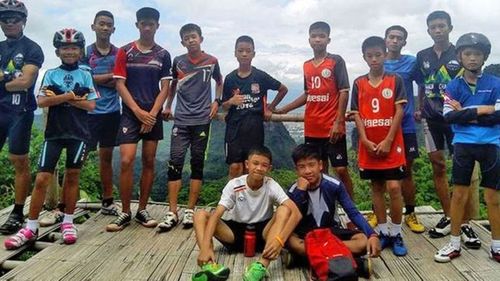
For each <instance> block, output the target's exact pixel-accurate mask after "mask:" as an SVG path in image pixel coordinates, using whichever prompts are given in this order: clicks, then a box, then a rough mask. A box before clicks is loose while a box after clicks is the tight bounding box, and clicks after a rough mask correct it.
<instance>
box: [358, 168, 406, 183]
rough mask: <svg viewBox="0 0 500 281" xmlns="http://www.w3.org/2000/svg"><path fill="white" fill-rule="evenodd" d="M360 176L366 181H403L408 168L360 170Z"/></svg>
mask: <svg viewBox="0 0 500 281" xmlns="http://www.w3.org/2000/svg"><path fill="white" fill-rule="evenodd" d="M359 176H360V177H361V178H362V179H364V180H402V179H404V178H405V177H406V167H405V166H401V167H398V168H392V169H383V170H374V169H361V168H360V169H359Z"/></svg>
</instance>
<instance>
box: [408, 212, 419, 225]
mask: <svg viewBox="0 0 500 281" xmlns="http://www.w3.org/2000/svg"><path fill="white" fill-rule="evenodd" d="M408 220H409V221H410V222H412V223H414V224H419V223H418V219H417V216H415V214H411V215H410V216H409V217H408Z"/></svg>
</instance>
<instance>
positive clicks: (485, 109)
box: [477, 105, 495, 115]
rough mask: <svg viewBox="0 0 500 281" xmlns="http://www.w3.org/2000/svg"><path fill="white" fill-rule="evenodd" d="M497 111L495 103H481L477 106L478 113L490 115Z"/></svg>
mask: <svg viewBox="0 0 500 281" xmlns="http://www.w3.org/2000/svg"><path fill="white" fill-rule="evenodd" d="M493 113H495V106H494V105H481V106H479V107H478V108H477V115H488V114H493Z"/></svg>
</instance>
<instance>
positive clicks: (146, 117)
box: [134, 108, 156, 126]
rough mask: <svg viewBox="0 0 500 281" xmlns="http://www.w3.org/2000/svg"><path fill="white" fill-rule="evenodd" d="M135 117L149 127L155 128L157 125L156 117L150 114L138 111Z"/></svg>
mask: <svg viewBox="0 0 500 281" xmlns="http://www.w3.org/2000/svg"><path fill="white" fill-rule="evenodd" d="M134 115H135V116H136V117H137V119H139V121H141V123H143V124H146V125H149V126H154V124H155V123H156V117H155V116H153V115H151V114H150V113H149V112H147V111H145V110H142V109H140V108H139V109H138V110H136V111H135V112H134Z"/></svg>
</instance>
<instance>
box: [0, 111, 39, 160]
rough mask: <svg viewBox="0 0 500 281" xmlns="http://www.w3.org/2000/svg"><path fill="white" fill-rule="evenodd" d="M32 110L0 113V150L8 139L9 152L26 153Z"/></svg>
mask: <svg viewBox="0 0 500 281" xmlns="http://www.w3.org/2000/svg"><path fill="white" fill-rule="evenodd" d="M33 118H34V114H33V111H26V112H12V113H9V114H0V150H1V149H2V148H3V145H4V144H5V141H6V140H8V144H9V153H11V154H14V155H26V154H28V153H29V150H30V140H31V126H32V125H33Z"/></svg>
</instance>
